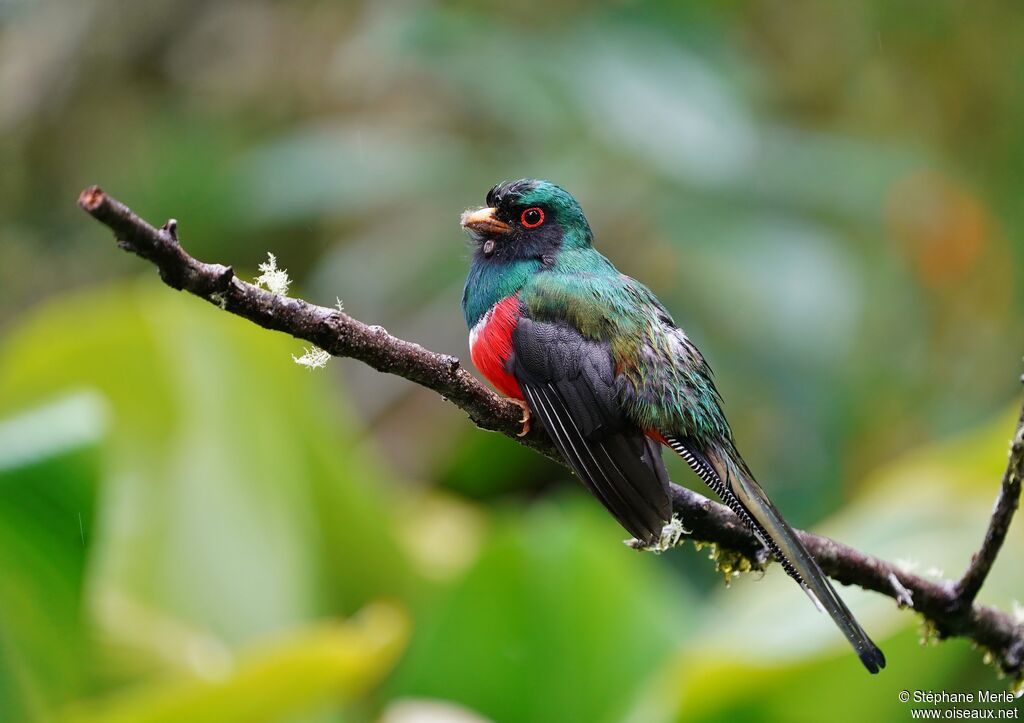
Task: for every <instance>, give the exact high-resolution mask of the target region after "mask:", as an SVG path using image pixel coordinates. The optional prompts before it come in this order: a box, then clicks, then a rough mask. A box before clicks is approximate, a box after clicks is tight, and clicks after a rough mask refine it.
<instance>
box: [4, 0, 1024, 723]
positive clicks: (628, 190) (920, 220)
mask: <svg viewBox="0 0 1024 723" xmlns="http://www.w3.org/2000/svg"><path fill="white" fill-rule="evenodd" d="M1021 47H1024V11H1022V9H1021V8H1020V7H1018V4H1015V3H965V2H956V1H954V0H939V1H936V2H929V3H910V2H902V1H901V2H883V1H882V0H870V1H869V2H864V3H816V2H812V1H811V0H801V1H799V2H782V1H781V0H756V1H755V2H729V3H672V2H634V1H626V2H616V3H607V4H600V3H582V2H567V3H559V4H551V3H537V2H532V1H527V2H520V3H512V4H508V3H506V4H504V5H500V6H499V5H493V4H486V3H478V2H472V1H465V0H464V1H460V2H449V3H442V2H426V1H425V0H404V1H402V0H389V1H387V2H373V3H371V2H349V3H334V2H327V1H326V0H304V1H303V2H293V3H285V2H275V1H271V0H254V1H253V0H251V1H249V2H242V0H209V1H204V2H200V1H199V0H187V1H185V2H181V1H177V2H172V1H171V0H149V1H148V2H146V3H127V2H122V1H120V0H0V570H2V573H0V720H5V721H6V720H16V721H18V720H28V721H48V720H51V719H53V718H54V717H55V716H66V717H68V718H69V719H70V720H77V719H84V720H125V719H127V720H184V719H188V720H199V719H201V717H200V716H201V714H202V715H205V716H206V718H207V719H210V720H232V719H234V720H253V719H259V720H286V721H333V720H345V721H348V720H353V721H355V720H382V721H387V722H389V723H407V722H408V721H420V720H463V721H474V720H481V719H483V720H488V719H489V720H495V721H544V720H552V721H556V720H557V721H564V720H588V721H589V720H595V721H615V720H624V719H626V720H637V721H650V720H694V721H695V720H700V721H711V720H730V721H733V720H743V719H750V720H763V719H778V720H820V719H822V718H825V717H828V718H830V719H840V720H843V719H850V720H854V719H856V720H863V719H865V718H892V717H897V716H901V717H905V716H906V709H905V707H904V706H901V705H900V704H899V703H898V701H897V698H896V694H897V693H898V691H899V690H902V689H904V688H909V689H915V688H922V689H943V688H946V689H951V690H973V689H976V688H978V687H986V688H999V687H1000V686H1002V685H1004V684H1005V683H1004V682H1002V681H998V680H996V679H995V677H994V675H993V673H992V671H991V670H989V669H988V668H986V667H984V666H983V665H982V664H981V663H980V657H981V656H980V654H979V653H978V652H976V651H972V650H971V649H970V648H969V646H968V645H966V644H965V643H962V642H952V643H948V644H943V645H940V646H938V647H927V648H924V647H921V646H919V645H918V644H917V638H918V636H919V634H920V631H919V630H918V629H917V627H916V626H917V622H916V621H915V620H914V619H913V618H912V616H909V615H906V614H900V613H898V612H897V611H896V610H895V609H894V607H893V606H892V604H891V603H890V602H889V601H887V600H883V599H881V598H879V597H878V596H872V595H868V594H864V593H859V592H858V591H853V590H846V591H844V596H846V597H848V598H849V600H850V602H851V607H853V608H854V610H855V611H856V612H857V613H858V615H859V616H860V617H862V618H863V622H864V623H865V626H866V627H867V628H868V629H869V630H871V631H872V632H874V633H876V636H877V637H878V638H880V641H879V642H881V643H882V644H883V648H885V650H886V653H887V655H888V657H889V660H890V668H889V669H887V671H886V672H885V674H884V675H883V676H879V677H878V678H869V677H868V676H866V675H864V674H863V672H862V671H861V670H860V669H859V666H858V664H857V662H856V660H855V659H854V658H853V656H851V655H850V654H849V652H848V651H847V650H846V649H845V647H844V646H843V643H842V641H841V640H840V639H839V637H838V636H837V635H836V634H835V633H834V631H832V630H830V629H829V626H828V624H827V621H825V620H824V619H823V618H821V616H815V615H813V614H812V613H811V611H810V608H809V606H806V607H807V609H806V610H805V609H804V607H800V608H799V610H800V614H799V615H797V614H794V613H793V612H792V611H793V610H794V609H796V608H795V606H798V605H799V606H805V602H806V601H804V600H803V598H802V596H800V594H799V592H797V591H796V589H795V587H793V586H792V584H791V583H789V581H788V580H786V579H785V578H784V576H782V574H781V572H780V571H779V570H777V569H774V568H773V569H771V570H770V571H769V572H768V573H767V574H765V575H764V576H763V577H761V578H758V577H756V576H752V577H745V578H742V579H739V580H737V581H736V582H735V584H733V585H732V586H731V587H730V588H729V589H723V587H722V586H721V582H720V577H719V576H718V575H716V574H714V572H713V568H712V565H711V564H710V563H709V562H708V561H707V560H706V559H705V557H706V553H698V554H694V551H693V550H692V548H689V547H686V548H684V549H683V550H680V551H677V552H673V553H672V554H671V555H668V556H665V557H662V558H652V557H647V556H638V555H636V554H635V553H632V552H631V551H629V550H627V549H625V548H624V547H622V546H621V545H619V543H618V540H619V539H621V537H622V532H621V531H620V530H619V529H618V528H617V527H616V525H615V524H614V523H613V522H612V521H611V520H609V519H608V518H607V516H606V515H604V513H603V512H602V511H601V510H600V509H599V508H598V506H597V505H596V504H594V503H593V502H592V501H591V500H589V499H588V498H586V497H585V496H584V495H583V494H582V493H581V492H580V491H579V490H578V488H577V486H576V484H575V483H574V482H572V481H571V480H570V479H569V478H568V475H567V474H566V473H565V471H564V470H562V469H560V468H558V467H557V466H555V465H553V464H551V463H549V462H547V461H545V460H543V459H541V458H539V457H537V456H536V455H533V454H531V453H529V452H528V451H526V450H523V449H521V448H519V447H518V446H517V445H514V444H511V443H509V442H508V441H507V440H505V439H502V438H499V437H497V436H495V435H486V434H482V433H480V432H478V431H476V430H474V429H473V428H472V425H470V424H467V422H466V420H465V418H464V415H462V414H461V413H460V412H458V410H455V409H453V408H452V407H450V406H449V405H445V404H442V403H440V402H439V401H438V400H437V398H436V397H435V396H434V395H432V394H430V393H428V392H425V391H423V390H418V389H415V388H412V387H411V385H409V384H406V383H404V382H402V381H401V380H398V379H395V378H392V377H386V376H383V375H380V374H377V373H375V372H372V371H370V370H368V369H365V368H362V367H360V366H359V365H357V364H355V363H353V362H347V361H334V362H332V363H331V364H330V365H329V367H328V369H327V370H326V371H324V372H314V373H309V372H307V371H306V370H304V369H301V368H299V367H296V366H295V365H294V364H293V363H292V361H291V355H292V354H298V353H299V352H300V351H301V344H300V343H298V342H295V341H293V340H289V339H285V338H282V337H279V336H276V335H272V334H269V333H267V332H263V331H261V330H258V329H255V328H249V326H248V325H247V324H246V323H244V322H241V321H239V320H236V319H233V318H227V317H226V315H223V314H221V313H220V312H219V311H217V310H216V309H213V308H212V307H206V306H204V305H202V304H201V303H200V302H198V301H196V300H194V299H190V298H183V297H182V296H180V295H176V294H174V293H173V292H171V291H169V290H168V289H166V288H165V287H162V286H160V285H159V283H158V282H157V281H156V280H155V279H154V278H152V272H151V270H150V269H149V268H146V267H145V266H144V265H142V264H140V263H139V262H138V261H137V260H136V259H133V258H130V257H128V256H126V255H125V254H121V253H118V252H117V251H116V249H115V248H114V247H113V244H112V243H111V241H110V239H109V236H108V234H107V233H106V232H105V231H104V230H103V229H101V228H98V227H97V226H96V225H95V224H94V223H92V222H91V221H89V220H88V219H87V218H85V217H83V216H82V214H81V213H80V212H79V211H78V210H77V209H76V208H75V207H74V199H75V198H76V196H77V193H78V191H79V190H80V189H81V188H82V187H84V186H85V185H87V184H90V183H100V184H101V185H103V186H104V188H106V189H107V190H109V191H110V192H112V193H114V194H115V195H116V196H118V197H119V198H122V199H123V200H124V201H126V202H128V203H129V204H131V205H132V207H133V208H134V209H135V210H136V211H137V212H139V213H140V214H141V215H143V216H144V217H146V218H148V219H150V220H151V221H154V222H160V221H162V220H163V219H164V218H165V217H167V216H169V215H174V216H175V217H177V218H178V219H179V221H180V232H181V236H182V239H183V242H184V243H185V244H186V245H187V247H188V248H189V249H190V250H191V251H192V252H193V253H195V254H196V255H197V256H199V257H200V258H205V259H208V260H216V261H221V262H224V263H231V264H233V265H234V266H235V268H236V269H239V271H240V273H243V274H252V275H254V274H255V269H256V265H257V264H258V263H259V262H261V261H263V260H264V259H265V258H266V253H267V251H272V252H274V253H275V254H276V255H277V257H278V259H279V261H280V263H281V264H282V266H284V267H287V268H288V269H289V271H290V272H291V274H292V276H293V278H295V279H296V284H295V286H293V292H292V293H294V294H296V295H301V296H304V297H306V298H310V299H312V300H314V301H318V302H320V303H323V304H326V305H331V304H333V303H334V301H335V299H336V297H341V300H342V301H343V302H344V304H345V308H346V310H347V311H349V312H351V313H352V314H354V315H356V316H357V317H359V318H361V319H365V320H366V321H368V322H371V323H379V324H382V325H384V326H386V327H387V328H388V329H389V330H390V331H392V332H394V333H396V334H399V335H401V336H404V337H406V338H410V339H414V340H416V341H419V342H421V343H424V344H425V345H427V346H429V347H430V348H433V349H436V350H438V351H442V352H446V353H452V354H456V355H461V356H465V354H464V349H465V343H466V342H465V329H464V327H463V324H462V320H461V314H460V313H459V311H458V300H459V295H460V290H461V289H460V287H461V281H462V278H463V275H464V273H465V269H466V264H467V256H468V252H467V250H466V246H465V245H464V242H463V241H462V239H461V235H460V233H459V231H458V229H457V226H456V218H457V214H458V213H459V212H460V211H461V210H462V209H463V208H465V207H467V206H471V205H475V204H479V203H480V202H481V201H482V199H483V195H484V193H485V191H486V189H487V188H488V187H490V186H491V185H492V184H493V183H495V182H496V181H498V180H501V179H508V178H514V177H519V176H537V177H547V178H551V179H552V180H555V181H556V182H559V183H561V184H563V185H565V186H566V187H567V188H569V189H570V190H571V191H572V192H573V193H574V194H576V195H577V196H578V198H579V199H580V200H581V202H582V203H583V205H584V208H585V209H586V210H587V212H588V214H589V216H590V220H591V222H592V225H593V226H594V228H595V231H596V234H597V239H598V244H599V246H600V247H601V249H602V250H604V251H605V252H606V253H607V254H608V255H609V256H610V257H611V258H612V259H613V261H614V262H615V263H616V264H617V265H618V266H619V267H620V268H621V269H622V270H623V271H625V272H627V273H630V274H632V275H634V276H637V277H638V278H640V279H642V280H644V281H645V282H647V283H648V284H649V285H650V286H651V287H652V288H653V289H654V290H655V291H656V293H658V295H659V296H660V297H661V298H662V299H663V300H664V301H665V302H666V303H667V304H668V306H669V307H670V308H671V309H672V310H673V313H674V314H675V316H676V318H677V319H678V320H679V321H680V322H681V323H682V324H683V325H684V326H685V327H686V328H687V330H688V332H689V333H690V335H691V336H692V337H693V338H694V339H695V340H696V341H697V342H698V343H699V344H700V345H701V346H702V348H703V349H704V350H705V352H706V354H707V355H708V357H709V359H710V361H711V363H712V364H713V366H714V367H715V369H716V371H717V373H718V379H719V385H720V387H721V389H722V391H723V394H724V396H725V399H726V407H727V411H728V412H729V414H730V417H731V420H732V423H733V426H734V428H735V429H736V432H737V436H738V439H739V443H740V446H741V448H742V449H743V450H744V453H745V455H746V456H747V458H748V459H749V460H750V462H751V464H752V466H753V467H754V469H755V470H756V471H757V472H758V474H759V476H760V477H761V478H762V480H763V481H764V483H765V486H766V487H768V488H769V490H770V491H771V492H772V494H773V496H774V497H776V498H777V501H778V503H779V505H780V507H781V508H782V509H783V510H784V511H786V512H787V515H788V516H789V517H790V518H791V519H792V520H793V521H794V522H795V523H797V524H800V525H812V524H813V525H815V526H816V528H818V529H821V530H822V531H824V532H826V533H828V534H832V535H834V536H836V537H838V538H840V539H842V540H844V541H846V542H849V543H851V544H855V545H857V546H858V547H861V548H863V549H865V550H867V551H869V552H874V553H877V554H880V555H883V556H885V557H888V558H890V559H904V560H907V561H908V564H916V565H918V566H919V567H920V570H921V571H928V570H931V569H932V568H942V569H944V570H945V571H946V572H947V573H948V574H950V575H952V574H955V573H957V572H959V571H960V570H961V569H962V568H963V567H964V565H965V564H966V562H967V560H968V558H969V555H970V553H971V551H972V550H973V549H974V548H975V546H976V545H977V544H978V543H979V542H980V539H981V534H982V530H983V527H984V523H985V519H986V517H987V514H988V511H989V509H990V506H991V502H992V499H993V497H994V495H995V489H996V482H997V479H998V476H999V474H1000V473H1001V468H1002V464H1003V459H1004V452H1005V442H1006V438H1007V436H1008V435H1009V433H1010V430H1011V427H1012V420H1011V418H1010V416H1009V414H1010V412H1009V408H1010V406H1011V404H1010V399H1011V398H1012V397H1013V395H1014V394H1016V393H1017V391H1018V390H1017V385H1016V378H1017V376H1018V375H1019V363H1020V355H1021V351H1020V346H1019V342H1020V339H1021V338H1022V331H1024V323H1022V318H1024V314H1022V311H1024V294H1022V291H1021V286H1020V283H1019V280H1018V278H1017V277H1018V275H1019V271H1018V270H1019V269H1020V268H1021V266H1022V261H1024V244H1022V243H1021V241H1020V239H1021V238H1024V205H1022V204H1021V203H1020V198H1019V196H1020V186H1021V181H1022V178H1024V177H1022V171H1021V169H1022V168H1024V132H1022V130H1021V129H1022V128H1024V94H1022V93H1020V80H1019V79H1020V77H1022V74H1024V54H1022V53H1021V52H1020V48H1021ZM139 276H142V277H143V280H137V279H136V278H135V277H139ZM126 277H127V278H126ZM670 468H671V470H672V472H673V474H674V475H675V476H676V477H677V478H678V479H679V480H680V481H682V482H686V483H691V484H696V480H694V479H693V478H692V477H691V476H690V475H689V474H688V473H687V472H684V471H683V470H682V468H681V466H680V465H678V464H675V463H672V464H671V467H670ZM1011 532H1012V538H1011V540H1010V541H1009V542H1008V543H1007V549H1006V550H1005V552H1004V555H1003V557H1002V558H1001V559H1000V561H999V563H998V564H997V566H996V569H995V571H994V573H993V576H992V579H991V580H990V582H989V584H988V585H987V586H986V587H985V589H984V590H983V591H982V599H983V600H984V601H985V602H988V603H992V604H997V605H999V606H1001V607H1003V608H1004V609H1009V608H1010V607H1011V605H1012V603H1013V601H1014V600H1021V599H1022V598H1024V583H1022V581H1021V579H1020V576H1019V573H1018V572H1017V571H1018V570H1020V569H1021V562H1022V561H1021V551H1022V549H1024V546H1022V542H1024V539H1022V533H1021V528H1020V525H1017V526H1015V528H1014V529H1013V530H1012V531H1011ZM933 572H934V570H933ZM382 600H386V601H391V602H388V603H384V605H385V607H383V608H381V607H378V606H377V605H379V604H380V603H379V601H382ZM368 605H369V606H370V607H369V608H367V606H368ZM791 606H793V607H791ZM361 610H366V611H367V612H368V618H367V615H363V616H362V617H360V611H361ZM374 610H377V611H378V613H377V617H374V613H373V612H372V611H374ZM381 610H384V611H404V612H393V613H389V612H385V613H380V612H379V611H381ZM382 614H383V617H380V616H381V615H382ZM353 616H355V618H354V619H353V621H351V622H349V619H350V618H353ZM404 616H407V617H408V621H409V626H410V629H409V637H408V641H407V643H405V642H403V641H404V640H405V634H404V630H403V628H404V622H403V620H404V619H405V617H404ZM359 620H362V622H358V621H359ZM373 620H376V621H377V622H375V623H374V622H372V621H373ZM338 621H344V622H340V623H339V622H338ZM378 681H379V682H378ZM808 690H815V691H816V692H817V693H818V694H816V695H815V696H808V695H807V694H806V691H808ZM179 706H181V707H179Z"/></svg>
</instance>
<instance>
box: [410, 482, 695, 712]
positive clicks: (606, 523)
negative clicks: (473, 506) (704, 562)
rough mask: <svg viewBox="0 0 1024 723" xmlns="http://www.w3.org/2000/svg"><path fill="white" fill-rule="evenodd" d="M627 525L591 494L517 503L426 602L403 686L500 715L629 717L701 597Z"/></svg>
mask: <svg viewBox="0 0 1024 723" xmlns="http://www.w3.org/2000/svg"><path fill="white" fill-rule="evenodd" d="M524 515H525V517H524ZM513 519H514V520H515V524H512V521H513ZM624 536H625V534H624V533H623V532H622V530H621V529H620V528H619V527H618V526H617V525H616V524H615V523H614V522H613V521H612V520H610V519H609V518H608V517H607V515H606V514H605V513H604V512H603V510H601V509H600V508H599V507H598V505H597V504H596V503H594V502H593V500H591V499H589V498H586V497H584V496H583V494H582V493H577V494H574V495H571V496H566V497H564V498H562V499H561V500H559V501H557V502H556V503H552V502H551V501H546V502H544V503H539V504H537V505H535V506H534V507H532V508H531V509H530V510H528V511H527V512H525V513H524V512H523V511H522V510H519V509H516V510H514V511H513V512H510V514H509V517H508V519H506V520H504V521H503V523H502V525H501V528H500V529H499V530H498V531H497V532H496V534H495V535H494V537H493V539H492V540H491V542H490V544H489V545H488V546H487V547H486V549H485V550H484V551H483V553H482V554H481V556H480V558H479V560H478V561H477V563H476V564H475V565H474V566H473V567H472V568H471V569H470V570H469V572H468V573H467V574H466V575H465V576H464V577H463V579H462V580H460V581H459V582H458V583H457V584H456V585H455V586H454V587H453V588H452V589H451V590H450V591H448V592H447V593H446V594H444V595H442V596H441V598H440V599H439V600H437V601H435V603H434V604H433V605H431V606H430V607H429V608H428V609H427V610H424V611H422V613H421V615H420V618H421V619H422V621H423V622H422V623H421V625H420V626H419V627H418V628H417V631H416V634H415V636H414V640H413V643H412V646H411V650H410V652H409V655H408V656H407V657H406V659H405V660H404V661H403V663H402V665H401V666H400V669H399V671H398V673H397V674H396V680H395V682H394V684H393V686H391V693H392V695H393V696H415V697H426V698H441V699H446V700H452V701H455V702H458V703H460V704H462V705H465V706H467V707H469V708H471V709H473V710H475V711H478V712H480V713H481V714H483V715H485V716H487V717H489V718H492V719H494V720H500V721H531V722H534V723H538V722H542V721H569V720H580V721H584V720H585V721H605V720H618V719H619V717H620V716H621V714H622V713H623V712H624V710H625V708H626V706H627V705H628V702H629V701H630V699H631V698H632V696H634V695H636V693H637V691H638V689H639V687H640V686H641V685H642V683H643V681H644V680H645V679H646V678H647V676H648V675H649V673H650V671H651V670H652V669H654V668H656V667H657V666H658V665H659V663H660V662H661V661H662V660H663V659H664V658H665V656H666V655H667V654H668V652H669V650H670V648H671V645H672V642H673V641H678V640H679V639H681V638H682V636H683V635H684V634H685V632H686V630H687V628H688V627H689V626H690V625H691V624H692V620H691V619H690V618H689V614H690V610H691V609H692V602H693V601H692V597H691V595H690V594H688V591H687V590H686V589H685V588H681V587H680V586H678V585H676V584H673V583H672V582H670V581H669V579H668V576H667V574H666V573H667V568H666V567H665V564H664V563H665V560H664V558H661V559H657V558H655V557H653V556H649V555H643V554H641V553H637V552H636V551H634V550H630V549H627V548H626V547H625V546H624V545H622V543H621V540H622V538H623V537H624ZM513 691H515V692H514V693H513Z"/></svg>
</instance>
